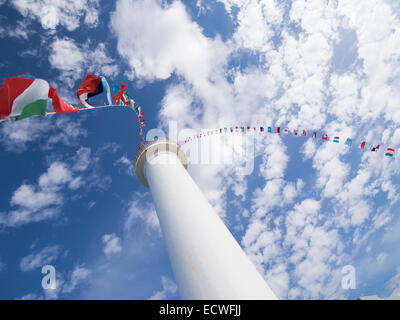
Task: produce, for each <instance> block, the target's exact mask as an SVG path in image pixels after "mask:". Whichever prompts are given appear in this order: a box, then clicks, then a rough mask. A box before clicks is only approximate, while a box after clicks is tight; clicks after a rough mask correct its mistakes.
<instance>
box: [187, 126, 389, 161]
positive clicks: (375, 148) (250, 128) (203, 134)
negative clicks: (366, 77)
mask: <svg viewBox="0 0 400 320" xmlns="http://www.w3.org/2000/svg"><path fill="white" fill-rule="evenodd" d="M257 129H258V127H253V126H234V127H224V128H219V129H218V128H217V129H210V130H205V131H202V132H200V133H196V134H194V135H193V136H188V137H186V139H185V140H184V143H188V142H190V141H193V140H195V139H201V138H204V137H207V136H210V135H214V134H224V133H228V132H230V133H248V132H266V133H267V134H269V133H271V134H273V133H276V134H280V133H281V127H272V126H268V127H259V129H258V130H257ZM290 132H291V131H290V130H289V129H288V128H285V129H284V130H283V131H282V133H284V134H289V133H290ZM311 132H312V135H311V137H312V138H313V139H318V131H311ZM292 134H293V135H294V136H303V137H305V136H307V132H306V130H303V131H302V132H301V133H300V131H299V130H298V129H293V131H292ZM320 137H321V140H323V141H331V142H332V143H341V144H345V145H346V146H348V147H351V146H352V145H353V139H352V138H350V137H348V138H346V140H341V139H340V137H339V136H336V135H335V136H333V138H332V139H330V138H329V136H328V135H327V134H326V133H324V134H322V135H321V136H320ZM341 141H344V143H342V142H341ZM370 147H371V151H372V152H378V151H379V150H381V147H382V146H381V145H380V144H376V145H370ZM359 148H360V149H362V150H365V148H366V141H362V142H361V144H360V147H359ZM382 149H383V148H382ZM394 154H395V149H394V148H392V147H387V148H386V152H385V156H387V157H392V158H393V157H394Z"/></svg>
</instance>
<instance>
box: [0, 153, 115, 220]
mask: <svg viewBox="0 0 400 320" xmlns="http://www.w3.org/2000/svg"><path fill="white" fill-rule="evenodd" d="M74 159H75V160H76V162H75V164H74V165H73V166H72V167H71V166H70V165H68V164H67V162H63V161H59V160H56V161H53V162H52V163H51V164H50V165H49V167H48V169H47V170H46V172H44V173H43V174H41V175H40V176H39V178H38V182H37V184H27V183H24V184H22V185H21V186H20V187H18V188H17V189H16V190H15V191H14V192H13V195H12V197H11V199H10V206H11V207H13V208H14V209H13V210H10V211H9V212H2V213H0V225H3V226H7V227H18V226H21V225H24V224H27V223H31V222H39V221H43V220H49V219H55V218H57V217H58V216H59V215H60V213H61V208H62V206H63V204H64V203H65V200H66V199H67V197H68V196H67V195H66V192H67V191H68V190H77V189H79V188H81V187H82V186H83V184H84V183H85V186H86V189H85V190H89V189H91V188H97V189H100V190H105V189H107V188H108V186H109V184H110V179H111V178H110V177H108V176H103V175H101V174H99V172H98V171H97V169H96V168H97V162H98V160H99V159H98V158H96V157H91V149H90V148H86V147H81V148H79V149H78V150H77V152H76V155H75V156H74ZM89 163H91V166H90V167H89Z"/></svg>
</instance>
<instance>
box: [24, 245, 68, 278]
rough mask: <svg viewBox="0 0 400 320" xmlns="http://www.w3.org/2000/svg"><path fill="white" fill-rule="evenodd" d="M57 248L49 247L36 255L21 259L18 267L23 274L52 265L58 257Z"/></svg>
mask: <svg viewBox="0 0 400 320" xmlns="http://www.w3.org/2000/svg"><path fill="white" fill-rule="evenodd" d="M59 251H60V247H59V246H49V247H45V248H43V249H42V250H41V251H39V252H37V253H31V254H29V255H27V256H25V257H23V258H22V259H21V262H20V264H19V267H20V268H21V270H22V271H23V272H26V271H31V270H34V269H37V268H41V267H43V266H44V265H46V264H50V263H52V262H53V261H54V260H56V259H57V257H58V255H59Z"/></svg>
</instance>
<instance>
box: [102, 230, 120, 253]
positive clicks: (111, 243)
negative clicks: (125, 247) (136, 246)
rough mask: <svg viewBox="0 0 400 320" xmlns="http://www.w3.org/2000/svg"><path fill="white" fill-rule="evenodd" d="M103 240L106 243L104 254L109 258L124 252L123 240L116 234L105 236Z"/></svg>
mask: <svg viewBox="0 0 400 320" xmlns="http://www.w3.org/2000/svg"><path fill="white" fill-rule="evenodd" d="M101 240H102V241H103V243H104V253H105V254H106V255H107V256H109V255H112V254H114V253H119V252H121V251H122V246H121V239H120V238H119V237H117V236H116V235H115V233H112V234H105V235H103V236H102V237H101Z"/></svg>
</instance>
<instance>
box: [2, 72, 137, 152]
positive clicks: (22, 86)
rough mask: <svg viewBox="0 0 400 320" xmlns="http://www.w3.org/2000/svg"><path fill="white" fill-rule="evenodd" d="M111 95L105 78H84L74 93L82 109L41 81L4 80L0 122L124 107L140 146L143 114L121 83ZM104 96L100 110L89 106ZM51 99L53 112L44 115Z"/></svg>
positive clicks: (14, 78) (89, 76) (24, 79)
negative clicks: (133, 119) (133, 116)
mask: <svg viewBox="0 0 400 320" xmlns="http://www.w3.org/2000/svg"><path fill="white" fill-rule="evenodd" d="M113 91H114V92H116V93H115V94H114V95H112V93H111V89H110V86H109V85H108V82H107V80H106V78H105V77H103V76H96V75H92V74H87V75H86V76H85V78H84V79H83V81H82V83H81V84H80V85H79V87H78V90H77V92H76V95H77V98H78V100H79V102H80V103H81V104H82V105H83V108H78V107H75V106H73V105H70V104H68V103H66V102H65V101H63V100H62V99H61V98H60V97H59V95H58V93H57V90H56V89H54V88H51V87H50V85H49V83H48V82H47V81H46V80H43V79H27V78H20V77H11V78H6V79H5V80H4V82H3V83H2V84H1V89H0V122H2V121H16V120H22V119H25V118H28V117H31V116H40V115H41V116H48V115H52V114H57V113H69V112H77V111H84V110H90V109H100V108H105V107H116V106H127V107H130V108H131V109H132V110H134V111H135V113H136V115H137V118H138V122H139V135H140V136H141V139H142V141H141V144H143V143H144V142H145V140H144V138H143V127H144V126H145V120H144V113H143V111H142V109H141V107H140V106H136V105H135V102H136V101H135V100H134V99H131V98H130V97H129V93H128V91H127V90H126V85H124V84H123V83H122V82H121V85H120V87H119V88H118V87H116V88H115V87H114V86H113ZM103 92H105V94H106V99H107V103H108V104H106V105H103V106H93V105H91V103H90V101H89V99H90V98H92V97H94V96H97V95H99V94H101V93H103ZM49 98H50V99H51V103H52V105H53V108H54V112H47V111H46V107H47V100H48V99H49Z"/></svg>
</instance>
